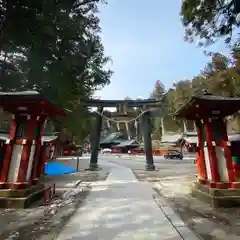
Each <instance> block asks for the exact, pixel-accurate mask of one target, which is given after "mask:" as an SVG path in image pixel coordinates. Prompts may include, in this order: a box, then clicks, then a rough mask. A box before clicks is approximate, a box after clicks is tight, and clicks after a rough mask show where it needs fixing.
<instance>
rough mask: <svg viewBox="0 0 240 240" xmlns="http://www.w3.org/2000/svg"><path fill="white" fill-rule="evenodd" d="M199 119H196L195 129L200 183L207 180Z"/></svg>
mask: <svg viewBox="0 0 240 240" xmlns="http://www.w3.org/2000/svg"><path fill="white" fill-rule="evenodd" d="M200 124H201V121H200V120H197V121H196V130H197V136H198V151H197V152H196V154H197V156H196V157H197V168H198V177H199V181H200V182H201V183H206V180H207V170H206V163H205V157H204V149H203V148H204V141H203V138H202V132H201V128H200Z"/></svg>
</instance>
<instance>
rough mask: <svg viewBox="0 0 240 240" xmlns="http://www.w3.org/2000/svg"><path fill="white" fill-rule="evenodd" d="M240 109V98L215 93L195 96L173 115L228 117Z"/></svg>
mask: <svg viewBox="0 0 240 240" xmlns="http://www.w3.org/2000/svg"><path fill="white" fill-rule="evenodd" d="M238 110H240V98H232V97H222V96H214V95H203V96H193V97H192V98H191V99H190V101H189V102H188V103H187V104H186V105H185V106H183V107H182V108H180V109H179V110H177V111H176V112H175V113H174V114H173V116H175V117H177V118H186V119H189V120H195V119H200V118H206V117H226V116H229V115H232V114H233V113H235V112H237V111H238Z"/></svg>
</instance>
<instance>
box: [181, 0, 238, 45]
mask: <svg viewBox="0 0 240 240" xmlns="http://www.w3.org/2000/svg"><path fill="white" fill-rule="evenodd" d="M238 5H239V1H238V0H230V1H229V0H204V1H202V0H184V1H182V7H181V17H182V23H183V25H184V27H185V30H186V35H185V39H186V40H187V41H189V42H193V41H194V40H195V39H198V40H200V41H199V44H200V45H201V46H202V45H209V44H212V43H214V42H215V41H216V40H218V39H219V38H220V37H224V38H225V41H226V43H230V41H231V39H232V34H233V30H234V28H236V27H238V26H239V23H238V22H237V21H236V17H237V14H238V13H239V6H238Z"/></svg>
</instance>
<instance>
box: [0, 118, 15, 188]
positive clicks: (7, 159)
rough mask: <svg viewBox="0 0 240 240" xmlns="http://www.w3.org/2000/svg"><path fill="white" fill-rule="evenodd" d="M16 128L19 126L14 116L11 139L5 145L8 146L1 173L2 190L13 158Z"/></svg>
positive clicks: (0, 184) (11, 125) (10, 132)
mask: <svg viewBox="0 0 240 240" xmlns="http://www.w3.org/2000/svg"><path fill="white" fill-rule="evenodd" d="M16 127H17V124H16V120H15V115H13V116H12V121H11V124H10V129H9V139H8V140H7V141H6V143H5V144H6V148H5V154H4V159H3V164H2V169H1V172H0V188H1V187H3V185H4V184H5V182H6V181H7V176H8V170H9V166H10V162H11V157H12V150H13V141H14V139H15V134H16Z"/></svg>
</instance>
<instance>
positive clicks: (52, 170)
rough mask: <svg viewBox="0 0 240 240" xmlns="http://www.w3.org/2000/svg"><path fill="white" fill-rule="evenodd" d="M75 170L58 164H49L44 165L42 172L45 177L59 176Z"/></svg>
mask: <svg viewBox="0 0 240 240" xmlns="http://www.w3.org/2000/svg"><path fill="white" fill-rule="evenodd" d="M76 171H77V170H76V168H73V167H69V166H65V165H63V164H61V163H59V162H49V163H47V164H46V165H45V169H44V172H45V173H46V174H47V175H55V176H61V175H65V174H68V173H74V172H76Z"/></svg>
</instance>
